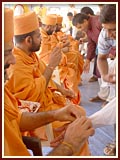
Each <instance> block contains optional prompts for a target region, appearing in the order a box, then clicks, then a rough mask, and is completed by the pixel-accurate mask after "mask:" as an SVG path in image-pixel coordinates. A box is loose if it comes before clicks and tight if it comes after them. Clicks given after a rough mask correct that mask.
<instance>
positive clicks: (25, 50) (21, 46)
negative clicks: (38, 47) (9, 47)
mask: <svg viewBox="0 0 120 160" xmlns="http://www.w3.org/2000/svg"><path fill="white" fill-rule="evenodd" d="M16 47H17V48H19V49H21V50H22V51H24V52H25V53H26V54H27V55H28V56H29V55H31V54H32V52H30V51H28V49H27V48H26V47H25V46H24V45H21V44H16Z"/></svg>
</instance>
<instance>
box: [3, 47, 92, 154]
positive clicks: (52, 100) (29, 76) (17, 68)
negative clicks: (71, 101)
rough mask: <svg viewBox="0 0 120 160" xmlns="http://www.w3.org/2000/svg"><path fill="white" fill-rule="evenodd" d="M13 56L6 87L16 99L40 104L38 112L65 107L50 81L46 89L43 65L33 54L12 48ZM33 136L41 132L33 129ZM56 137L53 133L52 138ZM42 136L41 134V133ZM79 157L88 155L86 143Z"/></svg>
mask: <svg viewBox="0 0 120 160" xmlns="http://www.w3.org/2000/svg"><path fill="white" fill-rule="evenodd" d="M13 53H14V56H15V57H16V64H15V65H13V66H12V67H11V69H10V73H11V76H10V80H9V81H8V82H7V84H6V86H7V87H8V88H9V90H10V91H11V92H12V94H14V96H15V97H16V98H18V99H23V100H30V101H36V102H40V103H41V108H40V110H39V111H48V110H54V109H59V108H61V107H64V106H65V103H66V99H65V97H64V96H63V95H59V94H56V93H55V92H54V91H55V90H56V85H55V84H54V82H53V81H52V80H51V81H50V82H49V84H48V87H47V88H46V80H45V77H44V76H43V72H44V70H45V67H46V66H45V64H44V63H43V62H42V61H40V60H39V59H38V57H37V55H36V54H35V53H32V54H31V56H28V55H27V54H26V53H25V52H24V51H22V50H21V49H19V48H16V47H15V48H14V51H13ZM78 107H79V108H80V110H81V115H85V110H84V109H83V108H82V107H80V106H78ZM65 123H66V122H58V121H56V122H53V123H52V125H53V128H57V127H60V126H62V125H63V124H65ZM33 135H35V136H37V137H39V138H46V137H45V136H44V137H41V132H40V131H39V128H38V129H35V131H34V132H33ZM57 135H58V133H57V132H55V131H54V136H55V137H56V136H57ZM42 136H43V133H42ZM80 155H90V153H89V148H88V143H87V142H86V143H85V144H84V146H83V149H81V151H80Z"/></svg>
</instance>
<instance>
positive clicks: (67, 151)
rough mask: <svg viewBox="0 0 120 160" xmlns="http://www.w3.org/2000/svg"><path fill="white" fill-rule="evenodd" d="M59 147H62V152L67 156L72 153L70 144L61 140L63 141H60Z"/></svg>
mask: <svg viewBox="0 0 120 160" xmlns="http://www.w3.org/2000/svg"><path fill="white" fill-rule="evenodd" d="M61 147H63V149H64V152H65V154H66V155H67V156H72V155H73V154H74V151H73V147H72V145H71V144H69V143H67V142H65V141H63V142H62V143H61Z"/></svg>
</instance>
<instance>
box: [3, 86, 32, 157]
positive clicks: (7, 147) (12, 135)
mask: <svg viewBox="0 0 120 160" xmlns="http://www.w3.org/2000/svg"><path fill="white" fill-rule="evenodd" d="M20 117H21V114H20V112H19V110H18V104H17V101H16V99H15V97H14V96H13V95H12V94H11V93H10V92H9V90H8V89H7V88H6V87H5V94H4V156H30V154H29V152H28V150H27V148H26V146H25V145H24V143H23V141H22V136H21V132H20V129H19V120H20Z"/></svg>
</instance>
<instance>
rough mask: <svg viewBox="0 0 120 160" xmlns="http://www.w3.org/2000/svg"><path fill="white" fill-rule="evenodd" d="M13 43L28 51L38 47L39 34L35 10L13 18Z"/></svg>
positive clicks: (30, 51) (39, 42)
mask: <svg viewBox="0 0 120 160" xmlns="http://www.w3.org/2000/svg"><path fill="white" fill-rule="evenodd" d="M14 36H15V45H16V46H17V47H20V48H22V49H23V50H27V51H28V52H29V53H32V52H36V51H38V50H39V49H40V44H41V34H40V30H39V21H38V16H37V14H36V13H35V12H33V11H32V12H27V13H24V14H22V15H19V16H15V18H14Z"/></svg>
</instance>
